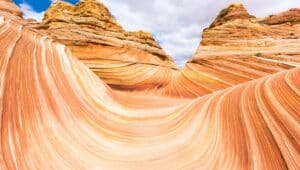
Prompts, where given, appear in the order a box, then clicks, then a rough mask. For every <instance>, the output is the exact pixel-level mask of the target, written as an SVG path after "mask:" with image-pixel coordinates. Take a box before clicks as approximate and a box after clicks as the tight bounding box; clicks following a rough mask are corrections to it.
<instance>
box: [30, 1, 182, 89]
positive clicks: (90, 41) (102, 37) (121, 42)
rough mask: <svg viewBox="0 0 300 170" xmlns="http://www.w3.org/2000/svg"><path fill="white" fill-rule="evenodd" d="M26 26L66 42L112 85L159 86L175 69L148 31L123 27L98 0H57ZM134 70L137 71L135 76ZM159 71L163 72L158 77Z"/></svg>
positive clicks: (165, 81) (74, 52) (81, 58)
mask: <svg viewBox="0 0 300 170" xmlns="http://www.w3.org/2000/svg"><path fill="white" fill-rule="evenodd" d="M28 26H30V27H32V28H34V29H36V30H38V32H40V33H43V34H45V35H48V36H50V37H51V38H52V39H54V40H57V41H58V42H60V43H63V44H65V45H66V46H68V47H69V49H70V50H71V52H72V53H73V55H74V56H76V57H78V58H79V59H80V60H82V61H83V62H84V63H86V64H87V65H88V66H89V67H90V68H91V69H92V70H93V71H94V72H95V73H96V74H97V75H99V76H100V77H101V78H102V79H103V80H104V81H105V82H107V83H108V84H110V85H112V86H114V87H120V86H122V88H123V89H133V88H134V89H138V88H140V89H147V88H154V87H159V86H163V85H165V84H167V83H168V82H169V81H170V80H169V77H170V75H172V74H175V73H176V72H177V68H176V66H175V64H174V62H173V60H172V59H171V58H170V57H169V56H168V55H167V54H166V53H165V52H164V51H163V50H162V49H161V47H160V46H159V45H158V44H157V43H156V41H155V40H154V38H153V37H152V35H151V34H149V33H146V32H143V31H138V32H127V31H125V30H124V29H123V28H122V27H121V26H120V25H119V24H118V23H117V22H116V21H115V19H114V17H113V16H112V14H111V13H110V12H109V10H108V9H107V8H106V7H105V6H104V5H103V4H102V3H101V2H100V1H97V0H81V1H80V2H79V3H78V4H76V5H75V6H74V5H71V4H69V3H67V2H63V1H58V2H56V3H53V4H52V5H51V7H50V8H49V9H48V10H47V11H46V13H45V17H44V19H43V21H42V23H35V22H31V23H29V24H28ZM128 70H130V71H129V72H128V73H126V71H128ZM149 70H152V71H151V73H149ZM133 73H137V74H138V75H139V76H138V78H137V79H134V78H133V77H132V76H133V75H132V74H133ZM158 75H166V76H164V77H163V78H162V79H159V78H156V77H157V76H158ZM171 77H172V76H171Z"/></svg>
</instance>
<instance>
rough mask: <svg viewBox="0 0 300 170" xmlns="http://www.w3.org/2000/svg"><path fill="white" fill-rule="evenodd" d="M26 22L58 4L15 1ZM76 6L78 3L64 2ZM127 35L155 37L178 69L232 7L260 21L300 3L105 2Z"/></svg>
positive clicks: (258, 0)
mask: <svg viewBox="0 0 300 170" xmlns="http://www.w3.org/2000/svg"><path fill="white" fill-rule="evenodd" d="M13 1H14V2H16V4H17V5H19V6H20V8H21V9H22V11H23V13H24V14H23V15H24V17H25V18H34V19H36V20H41V19H42V18H43V15H44V11H45V10H46V9H47V8H48V7H49V5H50V4H51V2H53V1H56V0H13ZM65 1H68V2H70V3H73V4H74V3H76V2H78V0H65ZM102 2H103V3H104V4H105V5H106V6H107V7H108V8H109V9H110V11H111V13H112V14H113V15H114V16H115V18H116V19H117V21H118V22H119V23H120V24H121V25H122V26H123V27H124V28H125V29H126V30H128V31H137V30H144V31H147V32H150V33H152V35H154V37H155V39H156V40H157V42H158V43H159V44H160V45H161V46H162V47H163V49H164V50H165V51H166V52H167V53H168V54H169V55H171V56H172V57H173V59H174V60H175V62H176V63H177V65H178V66H179V67H183V66H184V64H185V62H186V61H187V60H188V59H189V58H190V57H191V56H192V55H193V54H194V53H195V52H196V49H197V47H198V45H199V42H200V40H201V33H202V30H203V29H204V28H206V27H208V26H209V25H210V23H212V21H213V20H214V19H215V17H216V16H217V15H218V13H219V12H220V11H221V10H222V9H223V8H224V7H226V6H228V5H229V4H231V3H235V2H239V3H243V4H244V5H245V7H246V8H247V9H248V12H249V13H250V14H252V15H255V16H257V17H264V16H268V15H270V14H274V13H278V12H282V11H285V10H288V9H290V8H296V7H297V8H300V0H102Z"/></svg>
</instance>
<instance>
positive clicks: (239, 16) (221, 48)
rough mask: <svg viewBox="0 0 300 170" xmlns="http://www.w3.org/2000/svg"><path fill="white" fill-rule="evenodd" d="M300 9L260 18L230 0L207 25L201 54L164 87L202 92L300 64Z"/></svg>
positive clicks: (193, 93)
mask: <svg viewBox="0 0 300 170" xmlns="http://www.w3.org/2000/svg"><path fill="white" fill-rule="evenodd" d="M224 11H225V12H224ZM299 15H300V10H299V9H291V10H289V11H287V12H283V13H280V14H275V15H273V16H271V17H267V18H262V19H260V18H255V17H253V16H252V15H250V14H248V12H247V11H246V9H245V8H244V7H243V6H242V5H241V4H233V5H230V6H229V7H227V8H225V9H224V10H222V11H221V13H220V14H219V15H218V17H217V18H216V20H215V21H214V22H213V24H212V25H211V26H210V27H209V28H207V29H205V30H204V32H203V35H202V41H201V44H200V46H199V48H198V49H197V52H196V54H195V55H194V56H193V57H192V58H191V59H190V60H189V62H188V63H187V64H186V67H185V68H184V69H183V71H182V73H181V75H180V76H178V77H177V78H176V79H175V80H173V81H172V83H171V84H169V85H168V86H167V87H166V89H165V90H164V92H166V93H174V91H177V94H178V95H183V96H186V97H192V96H199V95H204V94H208V93H211V92H214V91H216V90H221V89H225V88H228V87H231V86H234V85H236V84H239V83H243V82H247V81H250V80H254V79H257V78H261V77H264V76H268V75H270V74H274V73H276V72H280V71H283V70H288V69H291V68H294V67H299V66H300V23H299ZM187 83H190V84H191V85H189V86H184V88H180V89H177V88H176V87H177V85H178V84H180V85H184V84H187ZM191 87H193V88H191ZM191 89H193V90H191Z"/></svg>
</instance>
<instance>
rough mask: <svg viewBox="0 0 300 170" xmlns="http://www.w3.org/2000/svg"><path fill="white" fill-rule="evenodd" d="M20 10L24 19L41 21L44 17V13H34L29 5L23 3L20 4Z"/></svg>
mask: <svg viewBox="0 0 300 170" xmlns="http://www.w3.org/2000/svg"><path fill="white" fill-rule="evenodd" d="M20 8H21V10H22V12H23V17H24V18H26V19H29V18H30V19H35V20H37V21H41V20H42V19H43V17H44V12H37V11H35V10H34V9H33V8H32V7H31V6H30V5H29V4H27V3H26V2H23V3H21V4H20Z"/></svg>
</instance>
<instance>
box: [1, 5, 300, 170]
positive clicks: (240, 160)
mask: <svg viewBox="0 0 300 170" xmlns="http://www.w3.org/2000/svg"><path fill="white" fill-rule="evenodd" d="M0 2H1V3H3V1H2V0H0ZM14 14H15V13H14V12H12V13H11V12H8V10H1V11H0V46H1V48H0V54H1V55H0V125H1V130H0V133H1V134H0V139H1V140H0V144H1V145H0V146H1V147H0V169H3V170H6V169H8V170H10V169H19V170H23V169H24V170H28V169H30V170H31V169H32V170H35V169H37V170H40V169H45V170H46V169H138V170H140V169H149V170H150V169H151V170H152V169H166V170H169V169H237V170H240V169H270V170H274V169H299V168H300V159H299V152H300V149H299V148H300V146H299V145H300V125H299V122H300V115H299V113H300V81H299V79H300V68H296V67H291V68H285V69H282V70H279V71H278V72H274V73H269V74H267V75H265V76H261V78H258V79H254V78H253V79H252V81H247V82H245V83H241V84H239V85H232V86H229V88H225V87H224V89H223V90H219V91H214V92H213V93H211V94H209V95H204V96H202V97H198V98H195V99H182V98H180V97H178V98H177V97H172V98H168V97H163V96H160V95H156V94H155V93H154V91H149V92H147V93H146V92H142V91H140V92H131V93H128V92H118V91H115V90H112V89H111V88H110V87H109V86H108V85H106V83H105V82H104V81H102V80H101V79H100V78H99V77H98V76H97V75H96V74H95V73H94V72H92V71H91V70H90V69H89V68H88V67H87V66H86V65H85V64H83V62H82V61H80V60H79V59H78V58H77V57H75V56H73V54H72V53H71V52H70V50H69V49H68V48H67V47H66V46H64V45H62V44H60V43H57V42H55V41H54V40H53V39H51V38H50V37H47V36H45V35H43V34H41V33H39V32H38V31H36V30H35V29H32V28H29V27H28V26H27V24H28V22H27V21H24V20H23V19H22V18H20V17H19V16H16V15H14ZM222 61H223V60H222ZM225 61H226V60H225ZM251 61H252V60H251ZM272 61H273V60H272ZM279 61H281V60H276V62H279ZM248 62H249V61H245V63H248ZM274 62H275V61H274ZM289 63H290V62H287V63H286V65H288V64H289ZM292 63H293V64H295V63H294V62H292ZM195 70H198V68H197V69H195ZM183 73H184V71H183ZM195 73H197V74H198V72H196V71H195ZM208 73H210V72H208ZM226 76H227V75H226ZM196 77H197V76H196ZM224 77H225V75H224ZM258 77H259V76H258ZM208 81H209V79H207V80H206V81H203V83H205V82H208ZM241 82H242V81H241ZM197 83H198V84H199V85H201V82H200V81H199V82H197ZM238 83H239V82H238ZM215 84H218V83H215ZM173 85H174V86H176V84H175V83H174V84H173ZM185 85H186V86H185V87H182V86H177V87H176V88H177V89H178V90H179V89H182V88H186V90H187V89H188V87H191V88H190V91H193V90H194V89H197V88H198V86H196V85H194V86H193V84H192V83H190V84H185ZM183 91H184V90H183ZM195 91H196V90H195ZM152 92H153V93H152ZM177 92H178V91H174V93H177ZM151 93H152V94H151ZM173 96H175V95H173Z"/></svg>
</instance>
